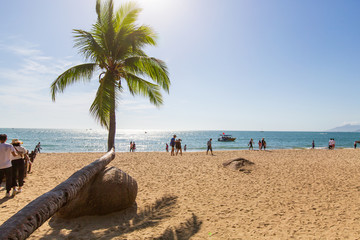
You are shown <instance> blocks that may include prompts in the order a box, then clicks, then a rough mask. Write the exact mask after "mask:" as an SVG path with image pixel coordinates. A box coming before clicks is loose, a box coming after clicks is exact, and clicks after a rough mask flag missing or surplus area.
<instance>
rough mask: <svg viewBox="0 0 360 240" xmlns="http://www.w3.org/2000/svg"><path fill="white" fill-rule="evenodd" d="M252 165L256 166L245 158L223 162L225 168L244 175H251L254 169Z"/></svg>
mask: <svg viewBox="0 0 360 240" xmlns="http://www.w3.org/2000/svg"><path fill="white" fill-rule="evenodd" d="M252 165H254V163H253V162H251V161H249V160H247V159H245V158H236V159H231V160H226V161H225V162H223V166H224V167H226V168H229V169H232V170H235V171H241V172H244V173H251V171H252V169H251V167H250V166H252Z"/></svg>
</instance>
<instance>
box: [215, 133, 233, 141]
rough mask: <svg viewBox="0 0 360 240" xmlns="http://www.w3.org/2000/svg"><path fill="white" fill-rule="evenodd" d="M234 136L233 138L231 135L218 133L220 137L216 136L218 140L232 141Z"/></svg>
mask: <svg viewBox="0 0 360 240" xmlns="http://www.w3.org/2000/svg"><path fill="white" fill-rule="evenodd" d="M235 139H236V138H233V137H232V136H231V135H226V134H223V135H220V137H219V138H218V141H219V142H233V141H235Z"/></svg>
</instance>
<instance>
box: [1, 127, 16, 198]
mask: <svg viewBox="0 0 360 240" xmlns="http://www.w3.org/2000/svg"><path fill="white" fill-rule="evenodd" d="M6 140H7V135H6V134H0V184H1V182H2V180H3V178H4V175H5V176H6V195H5V197H10V190H11V187H12V171H11V169H12V167H11V160H10V155H12V156H14V157H16V156H17V153H16V150H15V148H14V147H13V146H12V145H11V144H8V143H6Z"/></svg>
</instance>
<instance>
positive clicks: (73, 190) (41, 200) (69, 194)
mask: <svg viewBox="0 0 360 240" xmlns="http://www.w3.org/2000/svg"><path fill="white" fill-rule="evenodd" d="M114 158H115V151H114V149H112V150H111V151H109V152H108V153H107V154H105V155H104V156H102V157H101V158H100V159H98V160H96V161H94V162H92V163H91V164H89V165H87V166H86V167H84V168H82V169H80V170H79V171H77V172H75V173H74V174H73V175H71V177H70V178H68V179H67V180H66V181H65V182H63V183H61V184H59V185H58V186H57V187H55V188H54V189H53V190H51V191H50V192H47V193H45V194H43V195H41V196H40V197H38V198H37V199H35V200H34V201H32V202H31V203H29V204H28V205H26V206H25V207H24V208H23V209H21V210H20V211H19V212H18V213H16V214H15V215H13V216H12V217H11V218H9V219H8V220H7V221H6V222H5V223H4V224H3V225H1V226H0V239H1V240H2V239H25V238H27V237H29V236H30V234H31V233H33V232H34V231H35V230H36V229H37V228H39V227H40V226H41V225H42V224H43V223H44V222H45V221H47V220H48V219H49V218H50V217H51V216H52V215H53V214H55V213H56V212H57V211H58V210H59V209H60V208H61V207H63V206H64V205H65V204H66V203H68V202H70V201H71V200H73V199H74V198H76V195H77V194H78V193H79V191H80V190H81V189H82V188H83V187H84V186H85V185H86V184H88V183H90V182H91V180H92V179H93V178H94V177H95V176H96V174H98V173H99V172H100V171H101V170H103V169H104V168H105V166H106V165H107V164H109V163H110V162H111V161H112V160H113V159H114Z"/></svg>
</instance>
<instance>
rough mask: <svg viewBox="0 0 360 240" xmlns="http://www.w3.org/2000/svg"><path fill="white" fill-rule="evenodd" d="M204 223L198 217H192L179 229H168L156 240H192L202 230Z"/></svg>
mask: <svg viewBox="0 0 360 240" xmlns="http://www.w3.org/2000/svg"><path fill="white" fill-rule="evenodd" d="M201 224H202V222H201V221H199V220H198V219H197V217H196V215H194V214H193V215H192V217H191V218H189V219H188V220H187V221H185V222H183V223H181V224H180V225H179V226H178V227H175V228H174V227H168V228H167V229H166V230H165V231H164V233H163V234H162V235H161V236H160V237H157V238H154V239H156V240H175V239H182V240H186V239H190V237H192V236H193V235H194V234H196V233H197V232H198V231H199V230H200V226H201Z"/></svg>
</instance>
